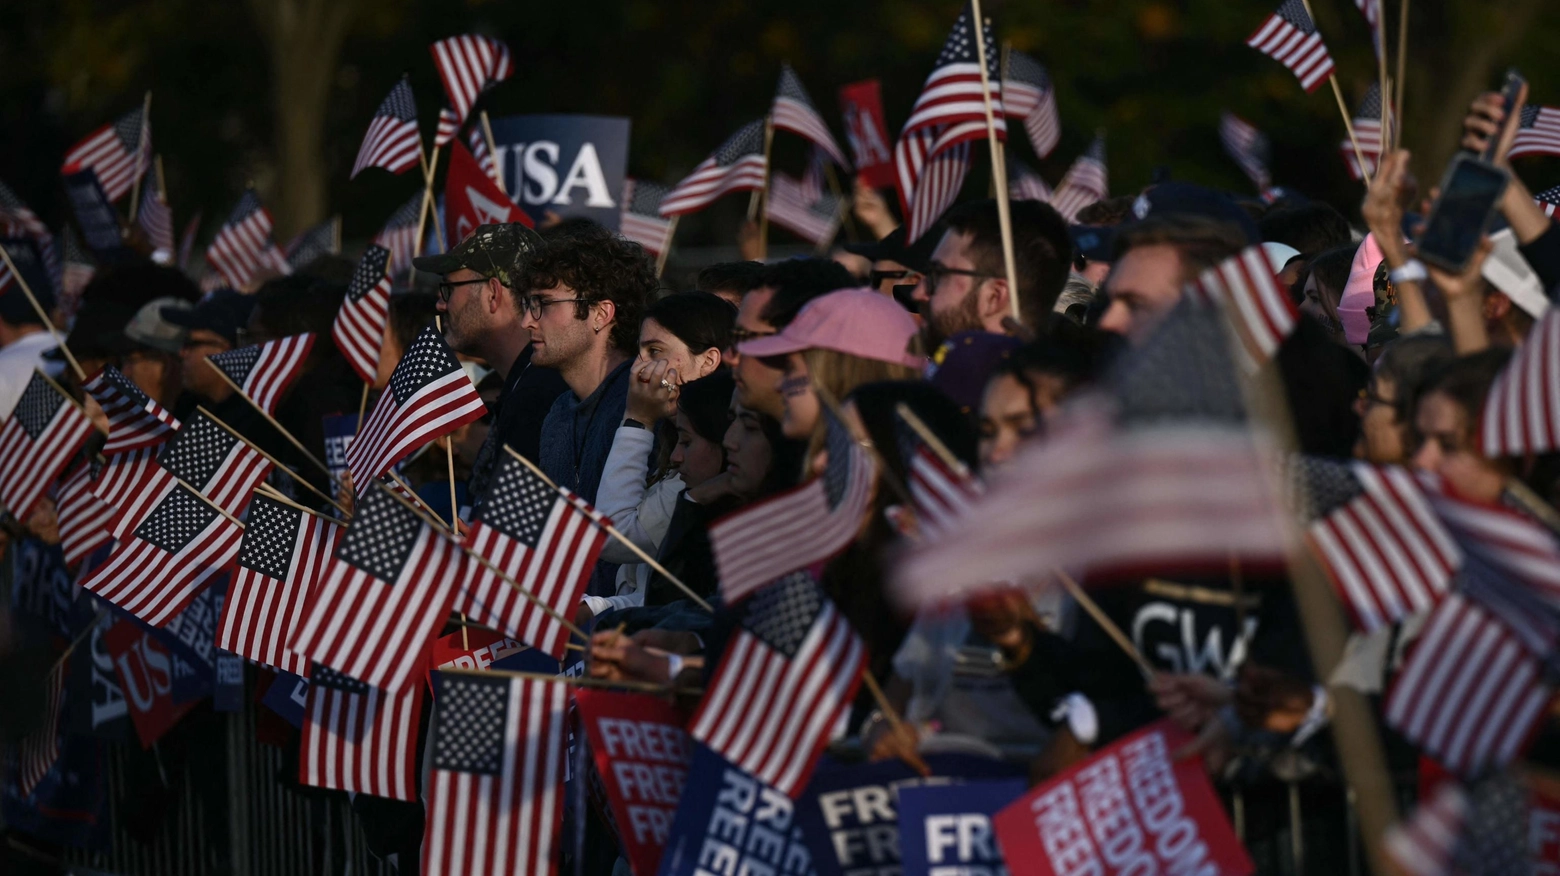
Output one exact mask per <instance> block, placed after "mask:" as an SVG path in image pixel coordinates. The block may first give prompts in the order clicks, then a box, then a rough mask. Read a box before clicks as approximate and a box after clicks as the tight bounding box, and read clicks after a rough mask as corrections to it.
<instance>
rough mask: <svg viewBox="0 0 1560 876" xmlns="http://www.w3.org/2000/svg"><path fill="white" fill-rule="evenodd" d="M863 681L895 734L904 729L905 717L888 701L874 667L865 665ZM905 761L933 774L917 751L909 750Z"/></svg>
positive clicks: (924, 773)
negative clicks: (875, 675) (874, 673)
mask: <svg viewBox="0 0 1560 876" xmlns="http://www.w3.org/2000/svg"><path fill="white" fill-rule="evenodd" d="M861 683H862V684H864V685H866V686H867V691H868V692H869V693H871V694H872V699H873V700H874V701H875V702H877V707H878V711H879V712H881V713H882V714H883V719H884V720H886V721H888V726H889V727H891V728H893V730H894V733H895V735H898V734H899V733H900V732H902V731H904V730H905V729H906V728H905V719H904V718H901V717H900V716H899V710H898V709H896V708H894V704H893V703H890V702H889V701H888V695H887V694H885V693H883V688H882V686H880V685H879V684H878V681H877V679H876V678H875V677H873V675H872V667H870V666H863V667H862V669H861ZM903 759H904V762H905V763H907V764H909V765H910V767H911V768H912V769H914V770H915V771H916V772H918V773H920V774H921V775H923V776H929V775H931V774H932V768H931V767H929V766H927V765H926V761H924V760H922V759H921V756H920V755H919V754H917V753H915V752H909V753H907V754H906V755H905V756H904V758H903Z"/></svg>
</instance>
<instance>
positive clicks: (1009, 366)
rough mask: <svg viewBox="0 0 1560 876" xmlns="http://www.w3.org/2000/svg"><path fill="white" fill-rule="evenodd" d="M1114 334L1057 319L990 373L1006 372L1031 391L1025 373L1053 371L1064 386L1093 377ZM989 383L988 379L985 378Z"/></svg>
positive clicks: (1075, 384) (1070, 385) (1027, 375)
mask: <svg viewBox="0 0 1560 876" xmlns="http://www.w3.org/2000/svg"><path fill="white" fill-rule="evenodd" d="M1116 340H1117V336H1116V335H1113V334H1111V333H1109V332H1102V331H1100V330H1099V329H1097V328H1092V327H1088V326H1082V325H1079V324H1077V323H1075V322H1072V321H1060V320H1059V321H1057V322H1055V323H1053V325H1052V327H1051V330H1050V331H1048V332H1046V333H1045V334H1043V335H1041V336H1040V337H1038V338H1036V339H1035V340H1033V341H1030V342H1029V343H1027V344H1025V345H1023V346H1022V347H1019V348H1018V349H1017V350H1014V351H1013V354H1012V355H1011V356H1008V357H1007V358H1006V359H1003V360H1002V361H1001V362H999V363H997V367H996V368H995V369H994V370H993V371H992V374H991V376H992V377H996V376H997V375H998V374H1004V375H1008V376H1010V377H1012V378H1014V379H1015V380H1017V381H1018V382H1019V383H1021V384H1023V386H1024V387H1025V388H1026V389H1028V390H1029V391H1030V392H1031V393H1033V392H1034V387H1033V386H1032V385H1031V381H1030V379H1029V375H1031V374H1053V375H1055V376H1057V377H1060V378H1062V379H1063V380H1064V381H1065V382H1066V383H1067V385H1068V387H1073V386H1077V385H1078V384H1081V383H1086V382H1088V381H1090V380H1093V379H1094V378H1095V377H1096V376H1097V375H1098V374H1099V373H1100V368H1101V366H1102V365H1103V363H1104V361H1105V359H1106V357H1107V354H1108V352H1109V351H1110V350H1111V348H1112V344H1114V343H1115V342H1116ZM988 382H989V378H988Z"/></svg>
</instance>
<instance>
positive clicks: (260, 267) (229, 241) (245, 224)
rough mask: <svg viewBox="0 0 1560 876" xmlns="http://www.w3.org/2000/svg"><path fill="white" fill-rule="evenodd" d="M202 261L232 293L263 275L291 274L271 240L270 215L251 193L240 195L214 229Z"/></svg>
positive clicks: (250, 190)
mask: <svg viewBox="0 0 1560 876" xmlns="http://www.w3.org/2000/svg"><path fill="white" fill-rule="evenodd" d="M206 261H207V262H209V263H210V264H211V267H212V269H213V270H215V271H216V272H217V274H218V275H220V276H221V277H222V280H223V282H224V283H226V284H227V285H228V286H230V287H232V288H234V289H240V290H242V289H244V288H245V287H247V286H248V285H250V283H252V282H253V281H254V280H255V279H256V278H258V277H260V276H261V275H262V274H264V273H267V272H272V271H274V272H276V273H280V274H287V273H291V270H292V269H291V268H290V267H288V264H287V259H286V258H285V257H284V256H283V255H282V251H281V250H280V249H279V248H277V246H276V243H275V241H273V240H272V239H271V212H270V211H269V210H267V209H266V208H264V207H262V206H261V205H260V197H259V196H258V195H256V194H255V191H254V189H249V190H248V191H245V192H244V196H243V197H242V198H239V200H238V204H237V205H236V206H234V207H233V212H232V214H231V215H229V216H228V220H227V222H225V223H223V225H222V227H221V228H219V229H217V236H216V237H214V238H212V240H211V246H209V247H207V248H206Z"/></svg>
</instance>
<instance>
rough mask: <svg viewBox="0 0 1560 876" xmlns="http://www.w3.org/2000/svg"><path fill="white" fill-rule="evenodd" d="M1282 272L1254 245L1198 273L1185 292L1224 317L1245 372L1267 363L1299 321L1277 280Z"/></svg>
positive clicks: (1263, 250) (1284, 290) (1294, 308)
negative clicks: (1240, 353) (1231, 329)
mask: <svg viewBox="0 0 1560 876" xmlns="http://www.w3.org/2000/svg"><path fill="white" fill-rule="evenodd" d="M1283 268H1284V266H1283V265H1278V264H1274V263H1273V260H1272V258H1271V257H1270V256H1269V255H1268V253H1267V250H1265V249H1263V248H1262V247H1261V246H1260V245H1258V246H1250V247H1247V248H1246V249H1244V250H1242V251H1241V252H1240V253H1239V254H1238V255H1235V256H1231V257H1230V258H1228V259H1225V260H1224V261H1223V262H1220V263H1219V265H1218V266H1217V267H1213V268H1209V269H1208V270H1206V271H1203V272H1202V274H1201V275H1200V276H1199V277H1198V278H1197V279H1196V280H1195V281H1193V283H1192V284H1191V286H1190V287H1189V288H1188V290H1187V291H1188V294H1189V295H1191V296H1192V297H1194V298H1195V299H1198V300H1202V301H1205V302H1207V303H1210V304H1213V305H1215V306H1217V307H1219V308H1221V309H1222V310H1223V311H1224V315H1225V317H1226V318H1227V319H1228V320H1229V323H1230V325H1231V327H1232V328H1233V329H1234V331H1235V334H1236V336H1237V337H1238V338H1239V339H1240V342H1241V350H1242V352H1243V354H1244V356H1245V360H1244V362H1245V364H1247V365H1248V366H1252V367H1254V366H1256V365H1258V364H1260V363H1262V362H1266V361H1267V360H1269V359H1271V358H1273V355H1274V354H1275V353H1277V352H1278V348H1279V346H1280V345H1281V344H1283V342H1284V339H1285V338H1287V337H1289V335H1290V333H1291V332H1293V331H1294V330H1295V323H1296V322H1298V321H1299V318H1300V314H1299V311H1298V310H1297V309H1296V307H1295V304H1294V301H1293V300H1291V299H1290V297H1289V290H1288V289H1286V288H1285V287H1284V284H1283V281H1282V280H1280V279H1279V278H1278V273H1279V272H1280V271H1282V270H1283Z"/></svg>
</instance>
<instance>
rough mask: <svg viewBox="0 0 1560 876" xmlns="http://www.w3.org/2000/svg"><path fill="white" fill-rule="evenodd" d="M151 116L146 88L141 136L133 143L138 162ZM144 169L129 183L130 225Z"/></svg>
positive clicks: (149, 91) (149, 98)
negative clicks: (137, 141)
mask: <svg viewBox="0 0 1560 876" xmlns="http://www.w3.org/2000/svg"><path fill="white" fill-rule="evenodd" d="M151 116H152V92H151V90H150V89H148V90H147V92H146V98H145V99H144V100H142V101H141V133H142V135H143V136H142V137H141V142H139V143H137V144H136V145H135V151H136V158H137V163H139V162H140V155H141V153H143V152H145V151H146V147H147V145H148V144H147V143H146V137H145V136H144V135H145V133H146V131H148V130H149V129H150V127H151V124H152V121H151ZM146 170H147V168H144V167H143V168H140V172H139V173H137V174H136V175H135V180H134V181H133V182H131V183H130V224H132V225H134V224H135V217H136V212H137V211H138V210H140V207H141V177H143V176H146Z"/></svg>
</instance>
